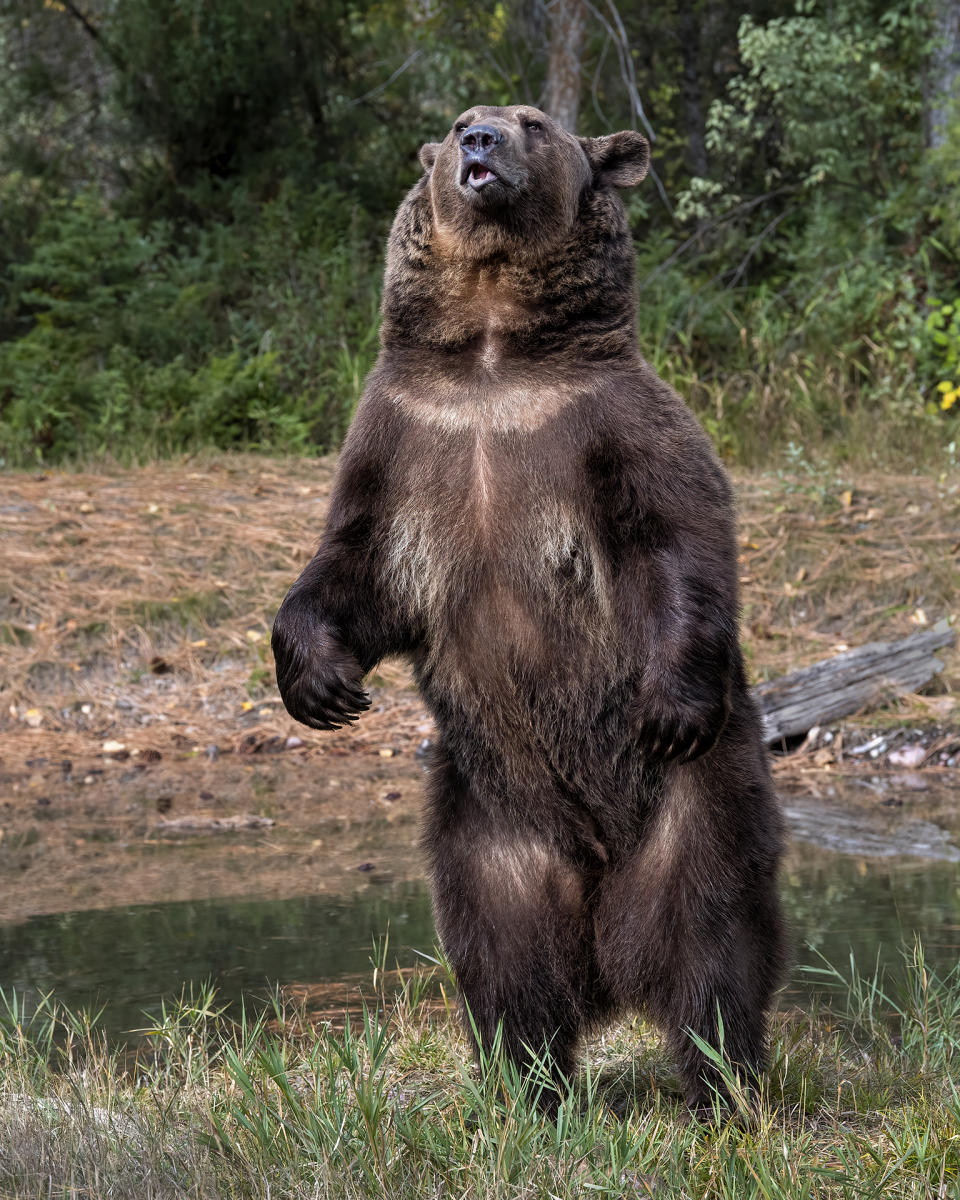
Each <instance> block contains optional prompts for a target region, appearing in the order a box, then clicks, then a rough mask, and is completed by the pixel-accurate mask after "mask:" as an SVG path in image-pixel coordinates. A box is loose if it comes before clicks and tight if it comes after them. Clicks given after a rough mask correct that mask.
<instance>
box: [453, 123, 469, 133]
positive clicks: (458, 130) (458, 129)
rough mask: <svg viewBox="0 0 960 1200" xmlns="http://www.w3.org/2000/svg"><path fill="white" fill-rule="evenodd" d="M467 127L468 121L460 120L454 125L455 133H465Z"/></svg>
mask: <svg viewBox="0 0 960 1200" xmlns="http://www.w3.org/2000/svg"><path fill="white" fill-rule="evenodd" d="M466 127H467V123H466V121H458V122H457V123H456V125H454V127H453V132H454V133H463V131H464V130H465V129H466Z"/></svg>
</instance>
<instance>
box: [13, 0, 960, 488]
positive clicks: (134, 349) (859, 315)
mask: <svg viewBox="0 0 960 1200" xmlns="http://www.w3.org/2000/svg"><path fill="white" fill-rule="evenodd" d="M0 58H2V61H3V62H4V64H5V69H4V70H3V71H2V72H0V460H2V464H3V465H6V466H28V465H31V464H48V463H55V462H70V461H78V460H84V461H90V460H91V459H96V458H98V457H111V458H114V459H119V460H121V461H142V460H144V459H146V458H150V457H153V456H156V455H158V454H159V455H167V454H174V453H180V452H184V451H191V450H194V449H198V448H201V447H205V446H213V447H220V448H232V447H238V448H239V447H243V448H261V449H265V450H270V451H273V452H278V451H279V452H283V453H286V452H294V453H306V454H313V453H323V452H326V451H328V450H330V449H333V448H335V447H336V445H337V444H338V442H339V440H340V438H341V436H342V434H343V432H344V430H345V428H346V426H347V424H348V422H349V418H350V415H351V412H352V410H353V407H354V404H355V403H356V400H357V398H358V396H359V393H360V391H361V389H362V384H363V379H364V376H365V374H366V372H367V370H368V369H369V367H370V365H371V364H372V361H373V358H374V356H375V354H376V347H377V327H378V303H379V287H380V275H381V269H382V253H383V245H384V239H385V236H386V232H387V230H388V228H389V221H390V218H391V216H392V213H393V211H394V210H395V208H396V205H397V203H398V202H399V200H400V198H401V197H402V195H403V193H404V191H405V189H406V188H408V187H409V186H410V185H411V184H412V183H413V182H414V180H415V179H416V177H417V174H418V172H419V167H418V164H417V158H416V152H417V149H418V147H419V146H420V144H421V143H422V142H424V141H429V140H436V139H438V138H440V137H442V136H443V135H444V133H445V131H446V129H447V128H448V127H449V123H450V121H451V119H452V117H453V116H455V115H456V114H457V113H458V112H459V111H460V110H461V109H462V108H463V107H464V106H466V105H468V104H470V103H476V102H483V103H489V104H507V103H516V102H524V103H533V104H541V105H543V106H545V107H547V108H548V109H550V110H552V111H553V112H554V113H556V114H558V115H560V116H561V118H562V119H563V120H564V121H565V123H567V124H568V126H570V127H576V128H577V130H578V131H579V132H581V133H583V134H596V133H603V132H609V131H611V130H614V129H619V128H624V127H629V126H634V127H636V128H640V129H642V130H644V131H645V132H646V133H647V134H648V136H650V137H651V140H652V144H653V166H654V172H653V175H652V178H651V179H649V180H648V181H647V182H646V183H645V184H644V186H643V187H641V188H640V189H637V190H636V191H635V192H632V193H628V194H627V197H626V199H627V206H628V212H629V217H630V222H631V226H632V229H633V232H634V235H635V238H636V246H637V275H638V282H639V301H640V310H639V326H640V339H641V347H642V349H643V351H644V353H645V355H646V356H647V357H648V358H649V359H650V360H651V361H652V363H653V364H654V366H655V367H656V369H657V370H658V371H660V372H661V373H662V374H663V375H664V376H666V377H667V378H668V379H669V380H670V381H671V382H673V383H674V384H675V386H677V387H678V389H679V390H680V391H681V392H682V393H683V394H684V395H685V396H686V397H687V398H689V400H690V401H691V403H692V404H693V406H694V408H695V409H696V411H697V413H698V415H699V416H700V418H701V420H702V421H703V423H704V424H705V426H706V427H707V429H708V431H709V432H710V433H711V435H712V436H713V438H714V440H715V441H716V442H717V444H718V446H719V447H720V450H721V452H722V453H723V454H724V455H725V456H726V457H727V458H728V459H730V460H733V461H739V462H741V463H746V464H760V463H766V462H769V461H771V458H772V459H774V460H776V461H785V462H787V463H790V462H793V463H801V462H804V461H806V460H808V459H809V458H811V457H816V456H819V455H826V456H829V457H834V458H836V457H839V458H842V459H846V460H848V461H852V462H859V463H861V464H863V465H866V464H867V463H870V464H877V465H880V466H883V467H891V468H903V467H904V466H907V467H909V466H914V465H916V464H918V463H923V464H924V465H926V466H927V467H931V468H933V469H948V468H949V467H950V466H953V465H956V462H957V457H958V444H960V438H958V426H957V421H958V417H960V402H958V387H960V120H958V107H957V102H956V97H957V93H958V91H960V4H958V3H956V2H953V0H895V2H894V3H893V4H880V3H878V2H877V0H796V2H794V0H789V2H785V0H752V2H750V3H741V4H736V5H725V4H721V3H718V2H717V0H681V2H679V3H666V2H664V3H661V2H659V0H617V3H616V4H614V3H613V2H612V0H596V2H595V3H594V2H593V0H552V3H549V4H545V3H544V2H543V0H505V2H496V3H493V2H491V0H477V2H476V3H474V4H471V5H462V4H443V3H438V2H436V0H269V3H267V2H260V0H217V3H209V2H204V0H122V2H120V3H116V2H113V0H76V2H75V0H6V3H5V4H4V5H3V7H2V9H0Z"/></svg>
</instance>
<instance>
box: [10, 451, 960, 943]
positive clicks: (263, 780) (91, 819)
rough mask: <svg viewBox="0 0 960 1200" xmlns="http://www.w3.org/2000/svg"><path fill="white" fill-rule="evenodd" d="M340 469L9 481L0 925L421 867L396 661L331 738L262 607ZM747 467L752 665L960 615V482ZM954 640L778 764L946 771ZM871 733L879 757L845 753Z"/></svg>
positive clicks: (959, 670) (957, 663)
mask: <svg viewBox="0 0 960 1200" xmlns="http://www.w3.org/2000/svg"><path fill="white" fill-rule="evenodd" d="M332 466H333V464H332V462H331V461H330V460H319V461H318V460H276V459H265V458H261V457H254V456H231V457H218V458H205V459H194V460H190V461H186V462H174V463H162V464H158V465H154V466H150V467H146V468H138V469H120V468H117V469H112V470H111V469H105V470H102V471H100V472H98V473H96V474H91V473H42V474H39V473H15V474H7V475H4V476H2V477H0V537H2V546H3V551H2V556H0V920H16V919H20V918H23V917H26V916H28V915H30V914H37V913H43V912H58V911H67V910H71V909H80V908H92V907H106V906H113V905H118V904H132V903H139V902H154V901H157V900H163V899H169V900H174V899H197V898H201V897H209V896H229V895H240V894H243V895H251V894H257V895H261V896H272V897H283V896H292V895H297V894H302V893H304V892H316V891H322V890H331V891H341V890H343V889H344V887H345V885H346V882H347V880H348V879H350V880H352V881H353V884H354V885H356V884H357V883H358V882H360V881H362V880H363V879H364V878H365V877H368V876H369V875H370V874H372V872H374V871H382V870H391V871H393V872H398V873H404V872H411V873H412V872H415V871H416V870H417V869H418V868H417V865H416V850H415V843H416V812H417V808H418V803H419V796H420V792H421V787H422V774H423V764H422V759H421V757H420V756H419V755H418V751H419V750H420V747H421V744H422V743H423V741H424V740H425V739H429V737H430V734H431V724H430V719H429V716H428V714H427V713H426V712H425V710H424V709H423V706H422V705H421V703H420V701H419V698H418V697H417V694H416V692H415V690H414V689H413V687H412V684H411V680H410V677H409V674H408V672H407V671H406V669H405V668H404V667H403V666H402V665H399V664H387V665H385V666H384V667H383V668H381V669H380V670H379V671H378V673H377V674H376V675H375V676H374V677H373V678H372V680H371V681H370V683H371V692H372V696H373V708H372V710H371V711H370V712H369V713H367V714H365V715H364V717H363V718H362V720H361V721H360V723H359V724H358V725H357V726H355V727H352V728H350V729H346V730H342V731H340V732H338V733H334V734H330V733H315V732H313V731H311V730H308V729H305V728H303V727H301V726H298V725H296V724H295V723H294V722H293V721H292V720H291V719H290V718H289V717H288V716H287V715H286V713H285V712H284V710H283V707H282V705H281V703H280V700H279V697H278V696H277V694H276V690H275V687H274V681H273V663H272V658H271V656H270V649H269V629H270V624H271V621H272V618H273V614H274V612H275V611H276V608H277V606H278V604H279V602H280V600H281V599H282V597H283V594H284V592H285V591H286V589H287V587H288V586H289V585H290V583H291V582H292V581H293V579H294V578H295V577H296V575H297V573H298V572H299V570H300V569H301V567H302V566H303V565H304V563H305V562H306V561H307V559H308V558H309V556H310V554H311V553H312V551H313V548H314V545H315V543H316V540H317V537H318V535H319V532H320V530H321V528H322V524H323V518H324V513H325V510H326V502H327V497H328V492H329V487H330V480H331V476H332ZM735 483H736V485H737V490H738V495H739V498H740V507H741V568H742V589H743V631H744V639H745V643H746V647H747V653H748V657H749V660H750V664H751V669H752V671H753V673H754V676H755V677H756V678H758V679H759V678H769V677H770V676H772V675H776V674H779V673H781V672H783V671H787V670H792V669H794V668H796V667H799V666H802V665H805V664H807V663H809V662H812V661H815V660H816V659H819V658H823V657H826V656H827V655H829V654H831V653H833V652H836V651H838V650H840V649H842V648H847V647H850V646H853V645H856V644H860V643H862V642H865V641H870V640H874V639H877V638H896V637H901V636H905V635H906V634H908V633H910V632H912V631H914V630H916V629H917V628H919V627H922V626H924V625H927V624H933V623H934V622H936V621H937V620H939V619H941V618H942V617H948V618H949V619H951V620H952V621H954V622H956V621H957V616H958V611H960V610H958V585H960V479H958V478H953V479H939V480H938V479H934V478H930V477H926V476H922V475H914V476H902V477H892V476H869V477H861V478H855V479H854V478H849V479H848V478H843V477H838V476H836V475H835V474H816V473H811V474H793V475H790V474H782V473H776V474H775V473H751V474H744V473H740V474H736V475H735ZM942 657H943V659H944V662H945V670H944V672H943V674H942V675H941V676H940V677H939V678H938V680H937V681H936V682H935V684H934V685H932V687H931V689H930V694H929V695H926V696H922V697H916V696H911V697H892V698H891V704H890V706H889V707H888V708H886V709H884V710H881V711H879V712H877V713H874V714H870V715H869V716H861V717H859V718H857V720H856V721H854V722H851V723H848V724H847V725H846V726H845V727H839V726H838V727H835V728H834V729H832V730H825V731H822V733H821V737H820V739H819V740H817V741H816V742H811V743H810V744H808V745H807V746H805V747H804V748H803V750H802V751H801V752H800V753H799V754H798V755H791V756H789V757H787V758H785V759H783V760H781V761H780V762H779V763H778V770H779V771H780V772H784V773H787V774H789V775H790V776H791V778H792V779H794V780H796V779H799V778H802V777H803V776H804V775H808V776H813V775H816V776H817V778H820V777H821V776H822V775H823V774H824V773H826V774H829V773H830V772H834V773H836V772H842V771H849V770H857V769H860V763H861V762H863V763H867V762H869V767H870V769H871V770H872V771H877V770H878V769H880V770H889V771H890V772H896V771H897V770H898V769H902V768H898V767H897V765H896V764H895V763H894V762H890V761H889V755H890V753H891V752H893V753H894V754H895V753H896V751H897V749H903V747H904V745H906V744H907V743H908V742H909V743H911V744H912V743H913V742H915V741H917V739H918V738H919V740H920V741H922V744H923V746H924V747H925V749H927V750H928V753H927V754H926V755H925V764H926V765H925V769H927V770H930V769H932V770H935V771H938V772H946V771H947V770H948V764H950V765H954V764H955V763H956V761H957V760H956V754H957V752H958V751H960V736H958V729H960V704H958V701H957V693H958V690H960V656H958V653H957V651H956V649H954V650H952V651H949V652H947V653H945V654H944V655H943V656H942ZM918 731H920V732H919V734H918ZM827 735H829V738H827ZM874 736H876V737H877V738H882V740H881V741H880V742H879V743H878V745H880V746H881V747H882V748H881V749H879V750H878V752H877V754H875V755H872V757H868V755H864V756H863V757H862V758H858V757H857V756H856V755H852V754H851V753H850V751H851V750H855V749H857V747H858V745H864V744H866V742H867V741H868V739H869V737H874ZM825 739H827V740H825ZM874 749H877V747H876V746H875V747H874ZM918 765H919V764H918Z"/></svg>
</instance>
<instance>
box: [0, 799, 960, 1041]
mask: <svg viewBox="0 0 960 1200" xmlns="http://www.w3.org/2000/svg"><path fill="white" fill-rule="evenodd" d="M838 816H839V817H840V818H843V814H842V813H839V814H838ZM814 824H816V822H814ZM806 829H807V832H808V833H809V829H810V825H809V823H808V825H807V827H806ZM801 836H803V834H802V833H801ZM925 836H927V835H925ZM827 840H828V843H829V839H827ZM847 848H848V849H849V850H852V851H854V852H853V853H840V852H838V851H837V850H831V849H827V848H824V846H822V845H814V844H812V843H810V842H800V841H795V842H794V843H793V845H792V847H791V850H790V853H789V854H788V856H787V860H786V863H785V866H784V870H783V877H782V890H783V895H784V901H785V905H786V909H787V912H788V916H789V920H790V923H791V928H792V934H793V942H794V947H795V961H796V964H797V966H798V967H799V966H801V965H803V964H809V965H817V964H819V963H820V962H821V960H820V959H819V957H818V955H823V956H824V958H826V959H827V960H828V961H829V962H831V963H833V964H834V965H836V966H838V967H841V968H843V969H845V968H846V966H847V963H848V961H849V957H850V954H851V951H852V953H853V954H854V957H855V959H856V961H857V964H858V966H859V967H860V969H861V971H864V972H872V971H873V969H874V965H875V963H876V961H877V959H878V957H879V960H880V962H881V963H882V964H886V965H887V966H888V968H889V969H890V970H891V973H892V975H893V976H894V977H895V976H896V975H897V974H902V965H903V960H902V956H901V946H902V944H903V943H904V942H906V943H908V944H910V943H912V941H913V939H914V938H915V937H920V938H921V939H922V940H923V942H924V945H925V947H926V950H927V959H928V962H929V963H930V964H931V965H934V966H935V967H937V968H940V969H942V970H944V971H947V970H949V969H951V968H952V967H953V966H954V965H955V964H956V962H957V961H958V957H960V864H958V862H957V861H955V859H956V857H957V856H956V855H950V854H941V856H940V857H939V858H936V859H929V858H928V859H922V858H916V857H883V856H877V854H876V847H875V846H873V845H872V843H871V842H870V841H869V839H868V840H867V841H862V842H861V843H857V842H855V841H852V842H849V843H848V847H847ZM388 926H389V929H390V944H391V955H390V965H392V964H393V961H394V958H395V959H396V960H397V961H398V962H399V963H400V964H401V965H410V964H412V963H413V962H414V961H415V958H416V956H415V954H414V953H413V951H414V949H417V950H422V951H425V952H428V953H429V952H430V951H431V949H432V947H433V945H434V941H435V934H434V930H433V922H432V918H431V912H430V902H429V898H428V895H427V891H426V887H425V885H424V884H423V883H422V882H416V883H404V884H398V885H393V884H388V883H381V884H380V885H379V886H372V887H368V888H367V889H365V890H364V891H362V892H360V893H357V894H355V895H353V896H346V897H340V898H331V897H329V896H303V897H299V898H297V899H294V900H208V901H199V902H197V901H194V902H185V903H175V904H154V905H143V906H137V907H131V908H118V909H110V910H96V911H91V912H77V913H67V914H62V915H56V916H44V917H36V918H33V919H31V920H29V921H25V922H22V923H20V924H15V925H0V987H2V988H3V989H4V990H5V991H7V992H8V993H9V991H10V990H11V989H13V990H16V991H17V992H18V993H19V994H20V995H23V996H25V997H26V999H27V1001H28V1003H30V1002H36V1000H37V999H38V998H39V996H40V995H42V994H44V993H46V992H49V991H53V993H54V994H55V996H56V997H57V999H59V1000H60V1001H62V1002H63V1003H64V1004H66V1005H67V1006H69V1007H71V1008H79V1007H81V1006H85V1007H87V1008H91V1007H99V1006H100V1005H101V1004H106V1005H107V1008H106V1012H105V1014H104V1018H103V1021H102V1026H103V1028H104V1029H105V1030H106V1032H107V1033H108V1034H109V1035H110V1036H111V1037H112V1038H115V1039H116V1038H118V1037H120V1036H122V1033H123V1032H124V1031H126V1030H131V1029H136V1028H138V1027H143V1026H144V1025H145V1024H146V1023H147V1022H146V1018H145V1016H144V1012H145V1011H152V1012H156V1011H157V1009H158V1006H159V1001H160V998H161V997H167V998H171V997H176V996H178V995H179V994H180V991H181V989H182V988H183V987H184V985H185V984H189V983H191V982H192V983H198V982H200V981H202V980H205V979H212V980H213V981H214V982H215V983H216V985H217V987H218V990H219V996H220V999H221V1000H222V1001H224V1002H236V1001H238V1000H239V999H240V997H241V996H243V997H247V998H249V997H256V996H264V995H266V994H267V993H268V992H269V990H270V988H271V987H272V986H273V985H274V984H277V983H280V984H283V983H290V982H292V981H299V982H301V983H319V982H322V981H335V980H343V979H345V978H347V977H351V978H352V979H355V978H356V976H357V975H366V976H369V973H370V958H371V953H372V946H373V941H374V939H375V938H377V937H379V936H381V935H382V934H383V933H384V932H385V931H386V930H387V928H388ZM807 986H808V985H807V983H805V982H804V977H803V976H802V974H800V973H799V971H795V973H794V984H793V986H792V987H791V991H792V992H794V993H796V992H797V991H800V990H803V989H804V988H805V987H807ZM344 995H345V996H346V989H344Z"/></svg>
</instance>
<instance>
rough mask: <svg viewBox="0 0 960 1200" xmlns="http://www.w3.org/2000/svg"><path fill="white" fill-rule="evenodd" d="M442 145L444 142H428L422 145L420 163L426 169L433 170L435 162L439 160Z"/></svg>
mask: <svg viewBox="0 0 960 1200" xmlns="http://www.w3.org/2000/svg"><path fill="white" fill-rule="evenodd" d="M441 145H442V142H427V143H426V144H425V145H423V146H421V147H420V163H421V165H422V166H423V169H424V170H425V171H432V170H433V164H434V163H435V162H436V161H437V155H438V154H439V153H440V147H441Z"/></svg>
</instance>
